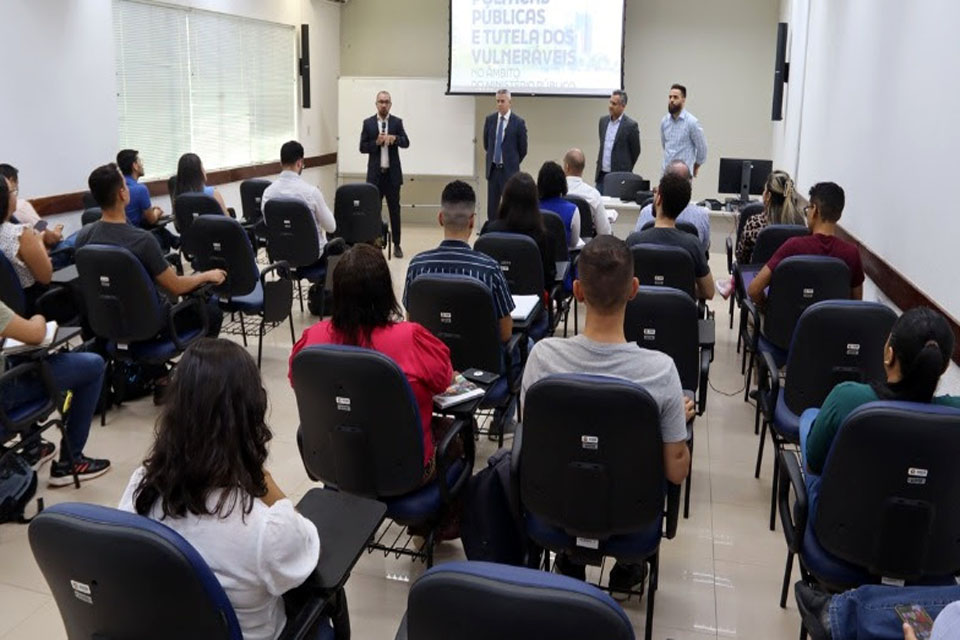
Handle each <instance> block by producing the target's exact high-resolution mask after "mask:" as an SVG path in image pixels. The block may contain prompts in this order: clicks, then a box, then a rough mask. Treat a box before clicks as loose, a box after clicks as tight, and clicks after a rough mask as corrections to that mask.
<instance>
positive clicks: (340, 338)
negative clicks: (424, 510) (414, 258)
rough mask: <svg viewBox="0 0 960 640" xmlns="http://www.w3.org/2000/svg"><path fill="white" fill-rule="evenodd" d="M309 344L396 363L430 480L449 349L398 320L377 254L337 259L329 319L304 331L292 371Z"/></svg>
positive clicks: (352, 253)
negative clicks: (436, 405) (436, 403)
mask: <svg viewBox="0 0 960 640" xmlns="http://www.w3.org/2000/svg"><path fill="white" fill-rule="evenodd" d="M312 344H346V345H352V346H357V347H365V348H367V349H373V350H375V351H379V352H380V353H382V354H384V355H386V356H388V357H389V358H390V359H392V360H393V361H394V362H396V363H397V366H399V367H400V369H401V370H402V371H403V372H404V373H405V374H406V376H407V380H408V381H409V382H410V386H411V387H412V388H413V395H414V397H415V398H416V400H417V407H418V408H419V410H420V419H421V421H422V425H421V427H422V429H423V467H424V479H425V480H426V479H429V477H430V476H432V475H433V470H434V468H435V461H434V457H433V455H434V443H435V442H436V441H438V440H439V439H440V438H441V437H442V433H441V432H442V431H445V429H444V427H447V425H446V424H445V423H444V421H442V420H432V417H433V396H434V395H436V394H438V393H442V392H443V391H444V390H446V388H447V387H448V386H449V385H450V383H451V382H452V380H453V366H452V365H451V364H450V350H449V349H448V348H447V345H445V344H444V343H443V342H441V341H440V340H439V339H438V338H436V337H434V335H433V334H432V333H430V332H429V331H427V330H426V329H424V328H423V327H422V326H420V325H419V324H417V323H415V322H405V321H404V320H403V313H402V312H401V310H400V305H399V304H398V303H397V298H396V296H395V295H394V293H393V282H392V281H391V279H390V269H389V268H388V267H387V261H386V260H385V259H384V257H383V253H382V252H381V251H380V250H379V249H377V248H375V247H372V246H370V245H365V244H359V245H356V246H354V247H353V248H351V249H350V250H349V251H347V252H346V253H344V254H343V256H341V258H340V260H339V261H338V262H337V266H336V267H335V268H334V270H333V316H332V318H331V319H330V320H322V321H320V322H318V323H317V324H315V325H313V326H312V327H310V328H309V329H307V330H306V331H304V332H303V335H302V336H301V337H300V340H298V341H297V344H295V345H294V346H293V353H291V354H290V363H291V367H292V364H293V357H294V356H295V355H297V353H298V352H299V351H300V350H301V349H303V348H304V347H307V346H309V345H312ZM290 375H291V376H292V368H291V373H290Z"/></svg>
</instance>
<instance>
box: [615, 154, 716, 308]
mask: <svg viewBox="0 0 960 640" xmlns="http://www.w3.org/2000/svg"><path fill="white" fill-rule="evenodd" d="M690 194H691V189H690V181H689V180H687V178H685V177H684V176H679V175H676V174H675V173H670V172H667V173H664V174H663V177H662V178H660V184H659V186H658V187H657V192H656V195H655V196H654V199H653V208H654V211H656V214H657V217H656V219H655V220H654V224H653V227H651V228H650V229H647V230H646V231H639V232H638V231H634V232H633V233H631V234H630V235H629V236H627V245H629V246H631V247H632V246H633V245H636V244H664V245H670V246H674V247H681V248H683V249H686V250H687V252H688V253H689V254H690V257H691V258H693V272H694V275H695V276H696V278H697V295H698V297H699V298H701V299H703V300H710V299H711V298H713V295H714V293H715V292H716V287H715V286H714V283H713V275H711V274H710V264H709V263H708V262H707V257H706V255H704V253H703V246H702V245H701V244H700V240H699V239H698V238H697V236H695V235H693V234H691V233H687V232H685V231H680V230H679V229H677V216H679V215H680V212H681V211H683V210H684V209H685V208H686V206H687V205H688V204H690Z"/></svg>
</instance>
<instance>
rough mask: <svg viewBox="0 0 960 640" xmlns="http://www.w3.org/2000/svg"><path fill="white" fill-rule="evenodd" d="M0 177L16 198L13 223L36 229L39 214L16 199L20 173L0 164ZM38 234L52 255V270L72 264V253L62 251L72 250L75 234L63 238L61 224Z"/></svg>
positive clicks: (75, 238)
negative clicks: (4, 180) (4, 179)
mask: <svg viewBox="0 0 960 640" xmlns="http://www.w3.org/2000/svg"><path fill="white" fill-rule="evenodd" d="M0 176H3V177H4V178H6V179H7V184H8V186H9V187H10V190H11V191H13V192H14V197H16V201H17V206H16V208H15V210H14V212H13V218H14V221H15V222H17V223H19V224H22V225H25V226H27V227H30V228H32V229H36V226H37V225H38V224H39V223H40V214H39V213H37V210H36V209H34V208H33V205H32V204H30V201H29V200H27V199H26V198H20V197H17V195H18V194H19V193H20V172H19V171H18V170H17V168H16V167H14V166H13V165H9V164H6V163H4V164H0ZM39 233H40V237H41V238H42V239H43V245H44V246H45V247H46V248H47V251H48V252H50V253H51V254H52V255H51V256H50V261H51V262H52V263H53V268H54V270H56V269H61V268H63V267H65V266H67V265H69V264H71V263H72V262H73V253H72V251H63V249H71V250H72V249H73V245H74V243H75V242H76V240H77V234H76V233H74V234H72V235H70V236H67V237H66V238H64V237H63V225H62V224H54V225H48V226H47V227H46V228H45V229H44V230H43V231H41V232H39Z"/></svg>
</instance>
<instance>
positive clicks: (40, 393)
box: [0, 352, 106, 461]
mask: <svg viewBox="0 0 960 640" xmlns="http://www.w3.org/2000/svg"><path fill="white" fill-rule="evenodd" d="M47 364H48V365H49V367H50V373H51V374H52V376H53V383H54V384H55V385H56V387H57V389H59V390H60V391H61V393H66V392H67V390H70V391H73V402H72V403H71V405H70V411H69V412H68V414H67V422H66V425H64V426H65V427H66V429H67V439H68V440H69V443H70V451H71V452H72V453H73V455H74V456H79V455H80V454H81V453H82V452H83V447H84V445H86V444H87V436H88V435H89V434H90V422H91V421H92V420H93V412H94V411H95V410H96V408H97V401H98V400H99V399H100V390H101V388H102V387H103V375H104V371H105V370H106V364H105V363H104V361H103V358H101V357H100V356H99V355H97V354H95V353H83V352H72V353H58V354H55V355H52V356H50V357H49V358H47ZM44 394H45V392H44V388H43V385H42V383H41V382H40V381H39V380H37V379H35V378H32V379H24V380H18V381H15V382H13V383H12V384H10V385H9V386H7V387H5V388H3V389H0V396H2V399H0V402H2V404H3V408H4V410H5V411H9V410H11V409H14V408H16V407H20V406H23V405H25V404H27V403H30V402H36V401H37V400H41V399H43V398H44ZM66 459H67V455H66V452H65V451H64V449H63V446H61V447H60V460H61V461H64V460H66Z"/></svg>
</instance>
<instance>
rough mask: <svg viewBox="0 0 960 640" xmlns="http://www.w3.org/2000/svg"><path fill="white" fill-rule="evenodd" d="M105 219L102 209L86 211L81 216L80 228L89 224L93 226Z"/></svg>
mask: <svg viewBox="0 0 960 640" xmlns="http://www.w3.org/2000/svg"><path fill="white" fill-rule="evenodd" d="M102 217H103V210H102V209H100V207H90V208H89V209H84V210H83V213H81V214H80V226H83V227H85V226H87V225H88V224H93V223H94V222H97V221H98V220H100V218H102Z"/></svg>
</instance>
